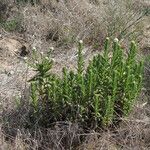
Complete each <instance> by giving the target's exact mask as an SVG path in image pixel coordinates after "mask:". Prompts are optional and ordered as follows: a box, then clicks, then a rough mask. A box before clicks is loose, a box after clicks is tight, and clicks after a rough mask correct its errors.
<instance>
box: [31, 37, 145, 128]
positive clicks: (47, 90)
mask: <svg viewBox="0 0 150 150" xmlns="http://www.w3.org/2000/svg"><path fill="white" fill-rule="evenodd" d="M110 45H111V44H110V41H109V38H107V39H106V42H105V44H104V53H103V55H101V54H98V55H96V56H94V57H93V60H92V61H91V62H90V63H89V65H88V67H87V69H84V58H83V55H82V50H83V43H82V41H80V42H79V46H78V63H77V64H78V65H77V72H73V71H69V70H67V68H63V70H62V76H61V77H60V76H58V75H57V74H52V73H51V72H50V71H49V70H50V69H51V67H52V60H51V59H50V58H48V57H47V56H44V55H40V60H38V59H37V58H38V57H37V56H38V54H37V53H36V52H35V51H33V53H34V55H33V56H34V57H33V58H34V60H35V62H34V63H33V65H31V66H32V67H34V68H35V71H36V72H37V74H36V75H35V76H34V77H33V78H32V79H31V80H30V82H31V105H32V106H33V109H34V112H36V113H35V115H38V116H39V114H43V117H42V119H41V120H40V122H39V123H42V125H46V126H48V125H49V124H50V123H52V122H54V121H64V120H66V121H72V122H75V121H77V122H79V123H81V124H82V123H84V125H85V126H90V127H97V126H100V125H104V126H109V125H111V124H112V123H113V122H114V121H116V120H118V119H119V118H120V117H123V116H127V115H128V114H129V112H130V111H131V109H132V107H133V104H134V100H135V98H136V97H137V95H138V93H139V92H140V90H141V86H142V73H143V62H142V61H140V62H138V61H136V44H135V42H131V47H130V51H129V53H128V55H127V56H125V54H124V53H123V49H122V48H121V46H120V44H119V41H118V39H115V40H114V42H113V47H111V46H110ZM110 48H112V49H113V50H112V51H110ZM110 56H111V57H110Z"/></svg>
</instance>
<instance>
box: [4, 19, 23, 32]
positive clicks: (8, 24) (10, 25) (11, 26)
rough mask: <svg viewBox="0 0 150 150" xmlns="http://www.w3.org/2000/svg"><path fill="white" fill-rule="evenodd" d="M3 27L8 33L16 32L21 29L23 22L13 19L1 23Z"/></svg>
mask: <svg viewBox="0 0 150 150" xmlns="http://www.w3.org/2000/svg"><path fill="white" fill-rule="evenodd" d="M1 26H2V27H3V28H4V29H5V30H6V31H9V32H11V31H15V30H19V28H20V27H21V20H20V19H17V18H15V19H13V20H10V21H4V22H1Z"/></svg>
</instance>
